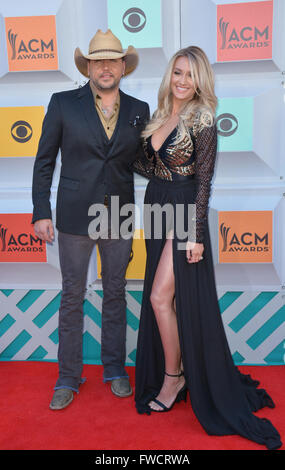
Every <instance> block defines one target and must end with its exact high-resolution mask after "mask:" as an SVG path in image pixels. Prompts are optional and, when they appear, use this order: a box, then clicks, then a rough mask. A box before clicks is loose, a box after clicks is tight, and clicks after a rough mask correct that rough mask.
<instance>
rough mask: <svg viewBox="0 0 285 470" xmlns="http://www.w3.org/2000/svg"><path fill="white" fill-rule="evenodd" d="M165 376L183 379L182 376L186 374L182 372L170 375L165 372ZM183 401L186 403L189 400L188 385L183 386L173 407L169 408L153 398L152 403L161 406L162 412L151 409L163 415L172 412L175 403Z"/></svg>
mask: <svg viewBox="0 0 285 470" xmlns="http://www.w3.org/2000/svg"><path fill="white" fill-rule="evenodd" d="M165 375H167V376H168V377H182V375H184V372H183V371H182V372H180V374H168V373H167V372H165ZM182 400H184V401H185V402H186V400H187V386H186V383H185V384H184V385H183V387H182V388H181V390H179V392H178V393H177V395H176V398H175V400H174V401H173V403H172V405H170V406H169V407H167V406H165V404H164V403H162V402H161V401H159V400H157V399H156V398H153V399H152V400H151V401H153V402H154V403H156V404H157V405H158V406H160V408H161V410H155V409H153V408H151V407H150V409H151V411H157V412H158V413H163V412H164V411H170V410H171V409H172V408H173V406H174V405H175V403H179V402H180V401H182Z"/></svg>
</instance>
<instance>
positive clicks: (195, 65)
mask: <svg viewBox="0 0 285 470" xmlns="http://www.w3.org/2000/svg"><path fill="white" fill-rule="evenodd" d="M178 57H187V58H188V60H189V66H190V72H191V78H192V81H193V85H194V90H195V94H194V96H193V98H192V99H191V100H190V101H189V102H188V103H186V105H185V106H184V107H183V109H182V110H181V112H180V116H179V123H178V132H177V138H176V142H175V143H178V142H179V141H181V140H183V139H184V137H185V135H186V134H188V135H189V127H191V126H192V125H193V124H194V120H195V119H196V117H197V113H199V115H200V116H201V118H202V119H203V121H205V122H204V124H205V125H213V122H214V118H215V112H216V106H217V98H216V96H215V92H214V87H215V81H214V73H213V70H212V67H211V65H210V63H209V60H208V58H207V56H206V54H205V52H204V51H203V50H202V49H200V47H197V46H189V47H186V48H184V49H180V50H179V51H178V52H176V54H174V56H173V57H172V58H171V60H170V61H169V63H168V67H167V69H166V72H165V74H164V77H163V79H162V82H161V85H160V88H159V92H158V107H157V110H156V111H155V112H154V114H153V117H152V119H151V120H150V122H149V123H148V124H147V126H146V128H145V130H144V131H143V133H142V136H143V137H145V138H147V137H148V136H149V135H152V134H153V133H154V131H156V130H157V129H159V128H160V127H161V126H162V125H163V124H164V123H165V121H166V120H167V119H168V118H169V116H170V115H171V112H172V105H173V103H172V102H173V97H172V92H171V80H172V74H173V69H174V66H175V62H176V59H178Z"/></svg>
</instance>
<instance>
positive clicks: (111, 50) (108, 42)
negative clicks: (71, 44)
mask: <svg viewBox="0 0 285 470" xmlns="http://www.w3.org/2000/svg"><path fill="white" fill-rule="evenodd" d="M122 57H124V59H125V63H126V69H125V75H128V74H129V73H131V72H133V71H134V70H135V68H136V67H137V65H138V61H139V58H138V54H137V51H136V50H135V48H134V47H133V46H129V47H128V49H127V50H126V51H125V52H124V51H123V48H122V44H121V41H120V40H119V39H118V38H117V37H116V36H114V34H113V33H112V31H111V30H110V29H108V30H107V31H106V33H103V32H102V31H101V29H98V31H97V33H96V34H95V36H94V37H93V38H92V39H91V41H90V43H89V51H88V54H87V55H84V54H83V53H82V52H81V50H80V49H79V47H77V48H76V49H75V52H74V60H75V64H76V67H77V68H78V70H79V72H81V73H82V74H83V75H85V77H87V78H89V76H88V70H87V63H88V60H102V59H120V58H122Z"/></svg>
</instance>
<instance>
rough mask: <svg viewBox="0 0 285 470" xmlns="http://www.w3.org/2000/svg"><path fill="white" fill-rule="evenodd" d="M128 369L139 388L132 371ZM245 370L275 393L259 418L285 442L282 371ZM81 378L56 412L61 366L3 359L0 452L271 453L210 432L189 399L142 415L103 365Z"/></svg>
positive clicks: (89, 369)
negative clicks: (106, 378) (52, 405)
mask: <svg viewBox="0 0 285 470" xmlns="http://www.w3.org/2000/svg"><path fill="white" fill-rule="evenodd" d="M127 370H128V373H129V374H130V379H131V383H132V385H133V386H134V368H133V367H129V368H128V369H127ZM240 370H241V372H244V373H246V374H250V375H251V376H252V377H253V378H255V379H257V380H259V381H260V387H261V388H265V389H266V390H267V392H268V393H269V394H270V395H271V396H272V398H273V401H274V402H275V404H276V408H275V409H269V408H264V409H263V410H260V411H259V412H258V416H262V417H265V418H268V419H270V420H271V421H272V423H273V424H274V426H275V427H276V428H277V429H278V431H279V432H280V434H281V440H282V442H283V443H285V423H284V421H285V420H284V418H285V402H284V390H285V375H284V368H282V366H264V367H262V366H257V367H252V366H251V367H246V366H243V367H240ZM83 376H85V377H87V381H86V383H85V384H83V385H82V386H81V389H80V393H79V394H78V395H77V394H75V397H74V400H73V402H72V403H71V405H70V406H69V407H68V408H66V409H65V410H61V411H51V410H50V409H49V402H50V399H51V396H52V393H53V390H52V389H53V386H54V383H55V381H56V378H57V364H56V363H44V362H0V377H1V378H0V390H1V400H0V416H1V419H0V449H1V450H98V449H100V450H136V449H140V450H141V449H142V450H146V449H150V450H154V449H156V450H266V449H265V448H264V447H263V446H260V445H258V444H255V443H254V442H251V441H248V440H247V439H244V438H242V437H239V436H225V437H215V436H208V435H207V434H206V433H205V432H204V430H203V429H202V427H201V426H200V424H199V422H198V421H197V419H196V417H195V415H194V414H193V412H192V409H191V406H190V405H189V400H188V403H186V404H185V403H184V402H183V403H179V404H176V405H175V406H174V408H173V410H172V411H171V412H169V413H162V414H160V413H156V414H152V415H151V416H147V415H139V414H137V412H136V410H135V407H134V399H133V397H130V398H123V399H120V398H117V397H115V396H114V395H113V394H112V393H111V391H110V385H108V384H104V383H103V381H102V367H100V366H94V365H85V367H84V374H83ZM188 397H189V396H188ZM282 450H284V445H283V447H282Z"/></svg>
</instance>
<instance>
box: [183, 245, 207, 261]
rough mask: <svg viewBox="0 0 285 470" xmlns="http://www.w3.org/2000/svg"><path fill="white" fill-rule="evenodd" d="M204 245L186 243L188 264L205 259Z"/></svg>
mask: <svg viewBox="0 0 285 470" xmlns="http://www.w3.org/2000/svg"><path fill="white" fill-rule="evenodd" d="M203 251H204V245H203V243H194V242H189V241H188V242H187V243H186V261H187V262H188V263H197V262H198V261H200V260H202V259H203V256H202V254H203Z"/></svg>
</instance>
